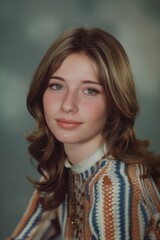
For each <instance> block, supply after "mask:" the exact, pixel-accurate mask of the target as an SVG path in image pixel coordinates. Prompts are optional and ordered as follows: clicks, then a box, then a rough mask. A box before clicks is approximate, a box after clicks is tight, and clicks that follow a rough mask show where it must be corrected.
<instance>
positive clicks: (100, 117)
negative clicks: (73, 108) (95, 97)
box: [84, 103, 107, 122]
mask: <svg viewBox="0 0 160 240" xmlns="http://www.w3.org/2000/svg"><path fill="white" fill-rule="evenodd" d="M84 111H85V112H84V113H85V114H86V116H88V117H89V118H90V119H92V120H93V121H101V122H106V119H107V107H106V105H104V103H99V104H96V103H95V104H91V105H89V106H88V107H87V108H85V110H84Z"/></svg>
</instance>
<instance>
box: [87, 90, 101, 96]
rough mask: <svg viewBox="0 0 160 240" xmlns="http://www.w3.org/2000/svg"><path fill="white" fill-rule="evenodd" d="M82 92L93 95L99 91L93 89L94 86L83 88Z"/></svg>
mask: <svg viewBox="0 0 160 240" xmlns="http://www.w3.org/2000/svg"><path fill="white" fill-rule="evenodd" d="M84 93H85V94H87V95H91V96H94V95H96V94H98V93H99V91H98V90H97V89H94V88H87V89H85V90H84Z"/></svg>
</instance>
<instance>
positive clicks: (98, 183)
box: [8, 149, 160, 240]
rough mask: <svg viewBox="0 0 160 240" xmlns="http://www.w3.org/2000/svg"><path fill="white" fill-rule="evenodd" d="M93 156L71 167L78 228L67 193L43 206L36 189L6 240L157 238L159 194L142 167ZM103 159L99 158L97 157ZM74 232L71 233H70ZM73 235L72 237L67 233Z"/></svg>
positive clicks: (159, 218) (138, 239)
mask: <svg viewBox="0 0 160 240" xmlns="http://www.w3.org/2000/svg"><path fill="white" fill-rule="evenodd" d="M103 155H104V152H103V151H102V150H101V149H98V150H97V151H96V152H95V153H94V154H93V155H92V156H90V157H89V158H87V159H85V160H83V161H81V162H80V163H79V164H77V165H74V166H71V165H70V164H69V162H67V161H66V164H65V166H66V167H67V168H70V171H71V174H72V176H73V178H74V190H75V192H74V194H75V203H76V208H75V211H76V213H75V214H76V216H77V228H76V232H75V233H74V232H71V225H70V219H69V217H68V211H67V208H68V204H67V202H68V199H67V196H66V198H65V200H64V202H63V203H62V204H61V205H60V207H59V208H58V209H56V210H53V211H44V210H43V209H42V207H41V205H40V204H39V201H38V193H37V192H35V193H34V195H33V197H32V199H31V201H30V203H29V206H28V209H27V210H26V212H25V214H24V216H23V218H22V220H21V222H20V224H19V225H18V227H17V229H16V230H15V231H14V233H13V234H12V236H11V237H10V238H8V239H9V240H11V239H14V240H25V239H26V240H49V239H50V240H51V239H57V238H56V236H57V235H58V232H59V229H60V230H61V237H60V238H58V239H81V240H83V239H85V240H90V239H92V240H97V239H102V240H104V239H107V240H131V239H132V240H142V239H143V240H159V239H160V193H159V192H158V190H157V188H156V186H155V183H154V181H153V179H152V178H151V177H150V178H144V177H143V175H145V171H146V170H145V168H144V167H143V166H141V165H138V164H126V163H124V162H121V161H118V160H107V159H101V157H102V156H103ZM99 159H101V160H99ZM72 233H73V235H72ZM71 235H72V236H71Z"/></svg>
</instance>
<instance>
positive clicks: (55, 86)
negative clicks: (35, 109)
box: [49, 83, 99, 96]
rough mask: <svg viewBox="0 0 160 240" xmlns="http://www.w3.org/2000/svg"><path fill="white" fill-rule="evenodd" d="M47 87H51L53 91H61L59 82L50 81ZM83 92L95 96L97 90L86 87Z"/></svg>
mask: <svg viewBox="0 0 160 240" xmlns="http://www.w3.org/2000/svg"><path fill="white" fill-rule="evenodd" d="M49 88H51V89H52V90H54V91H61V90H63V85H61V84H59V83H51V84H49ZM83 92H84V93H85V94H86V95H88V96H95V95H97V94H98V93H99V91H98V90H97V89H94V88H87V89H85V90H83Z"/></svg>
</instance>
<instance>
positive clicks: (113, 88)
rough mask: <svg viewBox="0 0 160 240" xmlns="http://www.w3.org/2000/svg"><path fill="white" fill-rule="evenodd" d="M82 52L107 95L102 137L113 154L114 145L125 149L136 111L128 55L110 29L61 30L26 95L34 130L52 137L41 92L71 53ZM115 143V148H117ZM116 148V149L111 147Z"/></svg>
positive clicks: (41, 134)
mask: <svg viewBox="0 0 160 240" xmlns="http://www.w3.org/2000/svg"><path fill="white" fill-rule="evenodd" d="M79 52H82V53H84V54H86V55H87V56H89V57H90V58H91V59H92V60H94V61H95V63H96V64H97V67H98V77H99V81H100V82H101V84H102V86H103V88H104V91H105V94H106V99H107V103H106V104H107V111H108V112H107V118H106V124H105V127H104V131H103V134H104V138H105V139H106V142H107V144H108V149H109V151H110V152H111V153H112V155H113V156H114V155H115V156H116V155H117V154H118V152H119V151H117V154H116V153H115V154H114V152H113V149H116V146H118V145H119V147H120V146H121V147H122V148H123V150H124V149H127V147H128V145H129V141H130V140H131V138H132V137H133V126H134V122H135V117H136V114H137V112H138V103H137V99H136V93H135V86H134V81H133V76H132V72H131V69H130V64H129V60H128V57H127V55H126V53H125V50H124V49H123V47H122V45H121V44H120V43H119V42H118V40H117V39H115V38H114V37H113V36H112V35H110V34H109V33H107V32H105V31H103V30H101V29H97V28H91V29H85V28H77V29H73V30H71V31H68V32H66V33H64V34H62V35H61V36H60V37H59V38H58V39H57V40H56V41H55V42H54V44H53V45H52V46H51V47H50V48H49V50H48V51H47V53H46V55H45V56H44V58H43V60H42V62H41V63H40V65H39V67H38V69H37V71H36V73H35V76H34V78H33V81H32V84H31V87H30V91H29V94H28V99H27V106H28V109H29V111H30V113H31V114H32V115H33V116H34V118H35V119H36V121H37V124H38V125H37V128H38V129H37V130H38V131H37V134H38V135H39V137H41V136H44V135H45V136H46V137H47V136H49V137H48V139H50V143H51V144H49V145H52V141H51V138H53V141H55V139H54V136H52V134H51V132H50V130H49V129H48V126H47V124H46V121H45V117H44V110H43V101H42V99H43V95H44V92H45V90H46V88H47V86H48V81H49V79H50V77H51V75H52V74H53V73H54V72H55V71H56V70H57V69H58V68H59V67H60V66H61V64H62V63H63V61H64V59H65V58H66V57H67V56H69V55H71V54H72V53H79ZM119 147H118V148H119ZM114 151H115V152H116V150H114Z"/></svg>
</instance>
